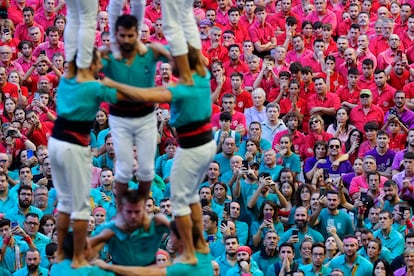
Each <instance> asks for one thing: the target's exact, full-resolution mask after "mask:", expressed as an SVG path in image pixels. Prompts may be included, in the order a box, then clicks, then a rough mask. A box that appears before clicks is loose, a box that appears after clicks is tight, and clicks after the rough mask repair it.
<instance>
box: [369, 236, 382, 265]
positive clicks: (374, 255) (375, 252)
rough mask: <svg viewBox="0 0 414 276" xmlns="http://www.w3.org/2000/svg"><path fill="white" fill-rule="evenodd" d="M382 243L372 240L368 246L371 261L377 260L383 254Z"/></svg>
mask: <svg viewBox="0 0 414 276" xmlns="http://www.w3.org/2000/svg"><path fill="white" fill-rule="evenodd" d="M381 249H382V242H381V240H380V239H378V238H374V239H372V240H371V241H370V242H369V243H368V246H367V255H368V257H369V258H370V260H376V259H378V257H379V256H380V254H381Z"/></svg>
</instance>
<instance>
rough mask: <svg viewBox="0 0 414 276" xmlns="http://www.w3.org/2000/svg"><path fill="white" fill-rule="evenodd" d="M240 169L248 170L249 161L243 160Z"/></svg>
mask: <svg viewBox="0 0 414 276" xmlns="http://www.w3.org/2000/svg"><path fill="white" fill-rule="evenodd" d="M242 167H244V168H246V169H248V168H249V161H247V160H243V161H242Z"/></svg>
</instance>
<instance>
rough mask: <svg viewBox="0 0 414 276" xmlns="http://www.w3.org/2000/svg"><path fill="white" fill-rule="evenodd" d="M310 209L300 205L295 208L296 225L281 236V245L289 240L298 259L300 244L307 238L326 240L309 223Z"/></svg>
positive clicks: (317, 240) (314, 240)
mask: <svg viewBox="0 0 414 276" xmlns="http://www.w3.org/2000/svg"><path fill="white" fill-rule="evenodd" d="M308 222H309V215H308V210H307V209H306V208H305V207H303V206H299V207H298V208H296V210H295V227H293V228H291V229H289V230H287V231H286V232H285V233H283V235H281V236H280V241H279V245H281V244H283V243H285V242H288V243H292V244H293V245H294V249H295V256H296V259H298V258H300V257H301V254H300V245H301V243H302V242H303V240H304V239H305V238H309V237H311V238H312V240H313V242H324V238H323V237H322V235H321V234H320V233H319V232H317V231H315V230H313V229H312V228H310V227H309V225H308Z"/></svg>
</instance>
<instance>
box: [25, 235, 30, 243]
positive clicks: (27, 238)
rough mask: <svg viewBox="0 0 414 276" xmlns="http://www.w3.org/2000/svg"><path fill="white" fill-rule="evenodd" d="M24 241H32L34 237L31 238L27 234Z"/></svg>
mask: <svg viewBox="0 0 414 276" xmlns="http://www.w3.org/2000/svg"><path fill="white" fill-rule="evenodd" d="M23 239H24V241H25V242H27V243H31V242H32V239H31V238H30V236H29V235H26V236H24V238H23Z"/></svg>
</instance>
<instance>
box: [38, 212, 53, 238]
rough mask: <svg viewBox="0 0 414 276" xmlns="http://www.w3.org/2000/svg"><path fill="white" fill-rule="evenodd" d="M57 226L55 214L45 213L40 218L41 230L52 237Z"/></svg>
mask: <svg viewBox="0 0 414 276" xmlns="http://www.w3.org/2000/svg"><path fill="white" fill-rule="evenodd" d="M55 227H56V219H55V217H54V216H53V215H49V214H45V215H43V217H42V218H41V219H40V225H39V232H40V233H42V234H44V235H46V236H48V237H51V236H52V233H53V230H55Z"/></svg>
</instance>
